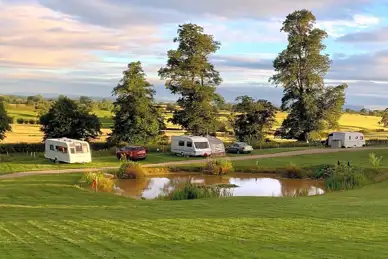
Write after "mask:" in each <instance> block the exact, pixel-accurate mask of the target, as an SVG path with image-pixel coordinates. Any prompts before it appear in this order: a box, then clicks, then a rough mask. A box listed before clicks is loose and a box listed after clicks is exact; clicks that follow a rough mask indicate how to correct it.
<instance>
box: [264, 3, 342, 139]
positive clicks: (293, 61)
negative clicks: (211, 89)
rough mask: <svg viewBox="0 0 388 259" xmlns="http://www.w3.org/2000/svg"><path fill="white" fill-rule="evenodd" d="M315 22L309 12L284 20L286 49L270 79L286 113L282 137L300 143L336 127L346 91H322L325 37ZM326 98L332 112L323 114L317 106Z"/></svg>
mask: <svg viewBox="0 0 388 259" xmlns="http://www.w3.org/2000/svg"><path fill="white" fill-rule="evenodd" d="M315 21H316V19H315V16H314V15H313V14H312V13H311V12H310V11H308V10H300V11H295V12H293V13H291V14H289V15H288V16H287V18H286V20H285V21H284V22H283V27H282V29H281V31H283V32H285V33H287V34H288V46H287V48H286V49H285V50H283V51H282V52H281V53H280V54H279V55H278V57H277V58H276V59H275V60H274V62H273V66H274V68H275V71H276V74H275V75H274V76H273V77H271V78H270V81H271V82H272V83H273V84H275V85H276V86H282V87H283V88H284V91H283V92H284V96H283V98H282V106H281V108H282V109H283V110H286V111H289V115H288V117H287V118H286V120H284V122H283V124H282V127H281V134H282V135H283V136H284V137H288V138H295V139H298V140H301V141H307V140H308V137H309V133H310V132H312V131H319V130H322V128H323V127H324V126H325V125H334V124H335V123H333V120H335V119H338V118H339V117H335V115H338V112H340V111H341V109H340V110H338V107H339V106H341V108H342V105H343V96H344V89H345V88H346V85H341V86H338V87H337V88H330V89H325V86H324V80H323V77H324V76H325V74H326V73H327V71H328V70H329V68H330V59H329V56H328V55H326V54H322V53H321V52H322V51H323V50H325V48H326V46H325V45H324V44H323V40H324V39H325V38H326V37H327V33H326V32H325V31H323V30H321V29H318V28H315V27H314V24H315ZM328 97H329V99H330V100H331V101H330V107H331V108H330V109H329V110H325V111H324V110H323V109H322V107H321V106H320V105H322V102H323V101H324V100H323V99H324V98H328ZM341 103H342V105H341ZM326 104H328V103H326Z"/></svg>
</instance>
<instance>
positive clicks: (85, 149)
mask: <svg viewBox="0 0 388 259" xmlns="http://www.w3.org/2000/svg"><path fill="white" fill-rule="evenodd" d="M82 148H83V152H85V153H88V152H89V149H88V145H87V144H85V143H83V144H82Z"/></svg>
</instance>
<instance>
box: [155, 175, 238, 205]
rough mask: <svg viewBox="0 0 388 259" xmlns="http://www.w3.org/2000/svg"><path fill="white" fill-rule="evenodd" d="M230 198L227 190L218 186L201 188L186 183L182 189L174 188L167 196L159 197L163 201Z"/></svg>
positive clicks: (189, 182) (201, 186) (230, 193)
mask: <svg viewBox="0 0 388 259" xmlns="http://www.w3.org/2000/svg"><path fill="white" fill-rule="evenodd" d="M229 196H232V192H231V191H230V190H229V189H227V188H221V187H218V186H203V185H198V184H194V183H192V182H191V181H190V180H189V181H187V182H186V183H185V184H184V186H183V187H181V188H179V187H175V188H174V189H173V190H172V191H171V192H170V193H169V194H167V195H165V196H160V197H159V199H164V200H194V199H203V198H220V197H229Z"/></svg>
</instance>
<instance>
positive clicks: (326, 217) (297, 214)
mask: <svg viewBox="0 0 388 259" xmlns="http://www.w3.org/2000/svg"><path fill="white" fill-rule="evenodd" d="M78 177H79V176H76V175H50V176H39V177H38V176H35V177H26V178H21V179H15V180H6V181H5V180H2V181H0V207H1V208H0V209H1V213H0V255H1V258H2V259H6V258H285V259H286V258H352V259H353V258H388V247H387V245H386V244H387V242H388V235H386V233H388V224H387V222H386V215H387V214H388V196H387V195H386V194H387V192H386V190H387V188H388V183H387V182H384V183H380V184H376V185H372V186H368V187H365V188H363V189H360V190H355V191H349V192H342V193H332V194H327V195H323V196H319V197H300V198H249V197H234V198H225V199H211V200H195V201H135V200H129V199H126V198H123V197H117V196H114V195H110V194H102V193H99V194H95V193H92V192H89V191H85V190H81V189H77V188H75V187H73V184H74V183H76V181H77V178H78Z"/></svg>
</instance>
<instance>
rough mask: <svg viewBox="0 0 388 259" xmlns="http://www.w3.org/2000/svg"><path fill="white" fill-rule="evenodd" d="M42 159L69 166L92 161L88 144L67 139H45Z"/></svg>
mask: <svg viewBox="0 0 388 259" xmlns="http://www.w3.org/2000/svg"><path fill="white" fill-rule="evenodd" d="M44 157H45V158H47V159H49V160H50V161H53V162H64V163H69V164H73V163H90V162H91V161H92V155H91V152H90V146H89V143H88V142H86V141H81V140H75V139H68V138H57V139H46V141H45V154H44Z"/></svg>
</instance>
